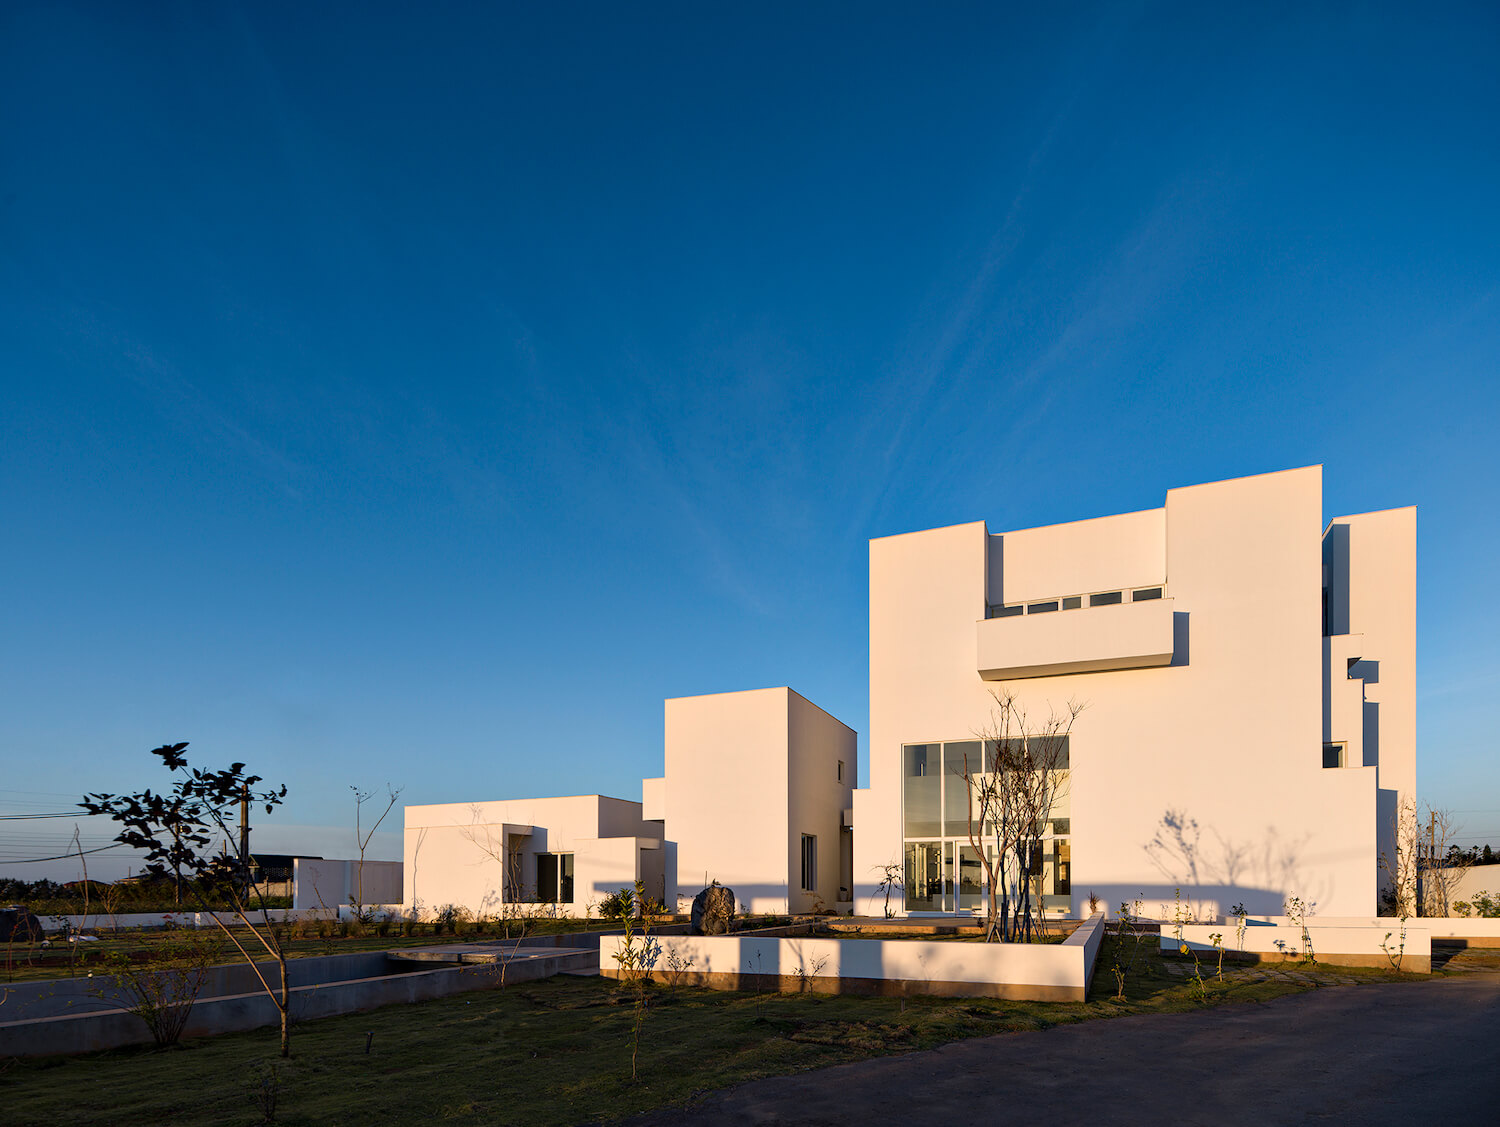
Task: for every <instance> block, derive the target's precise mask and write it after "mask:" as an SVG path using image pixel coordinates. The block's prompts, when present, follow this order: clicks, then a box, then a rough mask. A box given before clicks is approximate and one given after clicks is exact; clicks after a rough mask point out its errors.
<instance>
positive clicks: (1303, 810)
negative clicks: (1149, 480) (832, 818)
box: [854, 466, 1416, 916]
mask: <svg viewBox="0 0 1500 1127" xmlns="http://www.w3.org/2000/svg"><path fill="white" fill-rule="evenodd" d="M1322 502H1323V496H1322V469H1321V467H1317V466H1313V467H1309V468H1305V469H1297V470H1288V471H1286V472H1283V473H1273V474H1265V475H1262V476H1258V477H1249V478H1241V479H1237V480H1232V481H1223V482H1216V483H1213V484H1209V485H1196V486H1192V487H1189V488H1185V489H1173V490H1171V491H1170V492H1168V494H1167V498H1166V504H1165V505H1164V506H1163V507H1162V508H1159V509H1150V510H1147V511H1145V512H1137V513H1126V514H1123V515H1120V516H1111V517H1103V518H1100V519H1097V520H1085V521H1078V522H1075V523H1071V524H1060V525H1052V526H1049V527H1045V528H1032V529H1025V530H1022V531H1017V532H1004V533H991V532H990V531H989V529H988V528H986V526H985V525H984V524H983V523H982V522H979V523H975V524H964V525H957V526H955V527H951V528H941V529H935V530H933V531H930V532H918V533H912V534H909V535H904V536H892V537H887V538H885V539H881V540H875V541H872V542H871V544H870V737H869V738H870V744H869V746H870V764H871V767H870V775H871V779H870V787H869V789H868V790H861V791H859V792H857V793H856V795H855V812H854V825H855V873H856V881H857V888H856V910H857V911H859V912H862V913H863V912H868V913H875V914H878V912H879V909H880V907H881V902H882V900H883V896H882V893H881V890H880V889H878V888H877V887H876V883H875V882H876V880H877V879H878V876H877V875H878V874H880V873H882V872H884V871H885V870H886V866H889V865H892V864H895V865H899V866H900V867H901V869H902V871H903V873H904V880H905V889H904V892H905V901H904V904H905V907H906V909H907V910H909V911H911V910H954V909H962V908H971V907H972V908H978V907H979V906H980V904H981V899H982V898H981V873H982V866H981V865H980V864H979V859H978V857H977V855H975V853H974V851H973V849H972V847H971V845H970V844H969V832H968V822H967V812H966V810H965V806H966V804H965V803H964V802H963V801H962V793H963V792H962V789H961V788H962V787H963V780H962V779H961V778H957V777H956V776H955V774H954V772H953V770H952V767H951V765H950V764H951V763H952V761H953V760H954V759H955V758H957V757H958V756H961V755H962V754H963V753H964V752H965V751H968V752H969V753H970V754H971V755H973V753H974V750H975V748H976V746H977V744H976V741H978V740H979V738H980V736H981V735H982V734H983V733H984V732H986V730H987V729H988V728H989V727H990V725H991V719H992V715H993V712H994V709H995V700H994V697H993V696H992V695H991V692H992V690H994V689H996V688H997V687H1000V686H1002V685H1003V687H1004V690H1005V691H1006V692H1007V693H1010V694H1013V695H1014V697H1015V699H1016V701H1017V703H1018V704H1019V706H1020V707H1021V708H1022V709H1023V710H1024V711H1025V712H1026V714H1027V715H1028V717H1030V718H1031V720H1032V721H1033V722H1035V721H1037V720H1038V719H1039V718H1042V717H1045V716H1047V715H1048V714H1049V713H1050V712H1052V711H1053V710H1061V709H1064V708H1066V707H1067V702H1069V701H1074V702H1077V703H1080V704H1083V705H1085V708H1084V710H1083V711H1082V712H1081V713H1079V715H1078V716H1077V719H1076V721H1075V722H1074V723H1073V726H1072V729H1071V731H1070V733H1069V739H1068V746H1067V770H1066V771H1065V772H1064V775H1065V779H1064V780H1063V785H1062V787H1061V790H1060V797H1059V800H1058V802H1057V804H1056V806H1055V807H1054V809H1053V813H1052V818H1051V827H1050V830H1051V833H1050V834H1049V835H1048V838H1047V844H1046V847H1045V849H1044V865H1043V871H1042V872H1041V873H1040V874H1038V876H1039V880H1038V883H1039V884H1040V886H1041V887H1040V892H1041V894H1042V896H1043V898H1044V899H1043V904H1044V906H1045V907H1046V908H1047V909H1049V910H1052V911H1056V912H1068V913H1071V914H1076V913H1077V912H1078V911H1079V909H1080V908H1081V907H1082V906H1083V905H1084V903H1085V902H1086V901H1087V899H1088V897H1089V896H1090V894H1093V895H1095V896H1097V897H1098V898H1099V900H1100V901H1101V902H1102V903H1103V904H1104V905H1105V906H1107V907H1110V908H1113V907H1115V906H1117V905H1118V904H1120V903H1121V902H1127V901H1128V902H1134V901H1135V900H1136V899H1138V898H1139V899H1143V900H1144V901H1145V907H1146V910H1147V911H1149V912H1165V914H1167V915H1170V914H1171V911H1172V906H1173V905H1174V903H1175V901H1176V900H1177V898H1178V895H1179V891H1180V895H1181V896H1182V897H1183V898H1184V899H1186V900H1190V901H1191V902H1192V904H1193V906H1194V908H1195V910H1197V911H1198V912H1206V913H1210V914H1219V913H1224V912H1228V911H1229V910H1230V909H1231V908H1232V907H1233V906H1235V905H1237V904H1243V905H1245V907H1246V909H1247V910H1248V911H1249V912H1250V913H1252V914H1254V913H1279V912H1281V911H1282V910H1283V903H1284V901H1286V900H1288V899H1290V898H1292V897H1298V898H1300V899H1302V900H1303V901H1304V902H1315V903H1316V904H1317V910H1318V912H1320V913H1321V914H1325V915H1348V916H1354V915H1369V914H1371V913H1373V912H1374V911H1375V910H1376V899H1377V889H1378V883H1379V867H1378V866H1379V855H1380V853H1381V850H1382V848H1383V847H1388V841H1383V840H1382V838H1383V837H1386V836H1388V834H1389V832H1390V829H1391V827H1392V826H1393V824H1394V814H1395V810H1396V807H1397V802H1398V800H1399V799H1401V798H1404V797H1407V796H1410V795H1411V794H1412V793H1413V791H1414V788H1415V781H1416V779H1415V776H1416V756H1415V703H1414V696H1415V689H1414V686H1415V625H1416V624H1415V617H1416V616H1415V557H1416V514H1415V510H1414V509H1410V508H1406V509H1395V510H1390V511H1387V512H1378V513H1366V514H1363V515H1360V516H1351V517H1340V518H1337V519H1335V520H1334V521H1332V522H1331V523H1330V524H1329V525H1328V526H1327V527H1326V528H1324V527H1323V523H1322ZM955 784H956V786H955ZM955 792H956V793H957V795H958V797H959V799H960V801H958V802H955V801H954V799H953V795H954V794H955Z"/></svg>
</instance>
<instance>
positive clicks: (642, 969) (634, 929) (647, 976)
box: [615, 881, 661, 1080]
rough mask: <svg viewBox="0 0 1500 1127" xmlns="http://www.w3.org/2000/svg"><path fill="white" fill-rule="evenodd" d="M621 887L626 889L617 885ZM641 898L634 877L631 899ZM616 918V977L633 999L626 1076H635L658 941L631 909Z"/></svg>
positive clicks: (641, 887)
mask: <svg viewBox="0 0 1500 1127" xmlns="http://www.w3.org/2000/svg"><path fill="white" fill-rule="evenodd" d="M621 891H622V892H627V891H629V890H628V889H621ZM645 898H646V886H645V883H644V882H642V881H636V882H635V892H634V897H633V899H639V900H644V899H645ZM620 922H621V924H622V925H623V926H624V928H625V940H624V942H623V943H621V944H620V949H619V950H618V951H616V952H615V962H617V963H619V965H620V978H621V979H622V980H623V981H624V982H625V983H626V985H627V988H628V989H629V990H630V992H631V995H632V999H633V1002H632V1014H631V1022H630V1079H631V1080H635V1079H636V1078H637V1076H638V1071H637V1061H638V1058H639V1057H640V1052H641V1030H642V1029H643V1028H645V1025H646V1010H647V1008H648V1006H649V1004H650V988H651V974H652V972H653V971H654V970H655V969H656V962H657V958H658V956H659V955H660V954H661V945H660V944H659V943H657V941H656V940H655V939H653V938H652V937H651V926H650V924H649V923H648V922H647V921H646V920H644V919H642V920H637V919H636V918H635V916H634V915H633V914H632V913H630V912H627V913H626V914H625V915H624V916H623V917H622V918H621V921H620Z"/></svg>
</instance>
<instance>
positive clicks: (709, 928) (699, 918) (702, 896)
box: [693, 881, 734, 935]
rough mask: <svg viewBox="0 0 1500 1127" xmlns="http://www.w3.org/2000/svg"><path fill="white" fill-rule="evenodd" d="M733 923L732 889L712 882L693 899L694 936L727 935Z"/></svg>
mask: <svg viewBox="0 0 1500 1127" xmlns="http://www.w3.org/2000/svg"><path fill="white" fill-rule="evenodd" d="M733 922H734V890H733V889H729V888H725V887H724V886H723V885H722V884H720V883H719V882H718V881H714V882H713V884H711V885H709V886H708V887H707V888H705V889H704V890H703V891H702V892H700V893H698V895H697V896H694V897H693V934H694V935H728V934H729V928H730V926H731V925H732V924H733Z"/></svg>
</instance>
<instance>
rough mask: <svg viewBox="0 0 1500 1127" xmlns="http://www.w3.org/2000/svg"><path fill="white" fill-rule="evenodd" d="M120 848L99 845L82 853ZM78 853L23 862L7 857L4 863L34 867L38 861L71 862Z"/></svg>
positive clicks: (77, 851)
mask: <svg viewBox="0 0 1500 1127" xmlns="http://www.w3.org/2000/svg"><path fill="white" fill-rule="evenodd" d="M120 848H122V846H121V845H120V843H119V842H116V843H115V844H114V845H101V846H99V848H98V849H85V850H82V852H84V853H103V852H104V851H105V850H106V849H120ZM79 852H80V851H79V850H76V849H75V850H74V851H73V852H72V853H59V854H58V855H57V856H56V857H27V858H26V859H25V860H14V859H12V858H9V857H7V858H5V863H6V864H7V865H35V864H37V863H38V862H40V861H68V860H71V859H72V858H74V857H77V856H78V855H79Z"/></svg>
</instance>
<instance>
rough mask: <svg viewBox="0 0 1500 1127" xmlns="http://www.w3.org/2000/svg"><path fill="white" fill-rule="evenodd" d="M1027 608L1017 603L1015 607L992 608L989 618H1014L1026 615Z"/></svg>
mask: <svg viewBox="0 0 1500 1127" xmlns="http://www.w3.org/2000/svg"><path fill="white" fill-rule="evenodd" d="M1025 611H1026V608H1025V607H1023V606H1021V605H1020V604H1019V603H1017V604H1016V605H1015V606H1013V607H1002V606H991V607H990V608H989V616H990V617H991V618H1014V617H1015V616H1016V615H1018V614H1024V613H1025Z"/></svg>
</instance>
